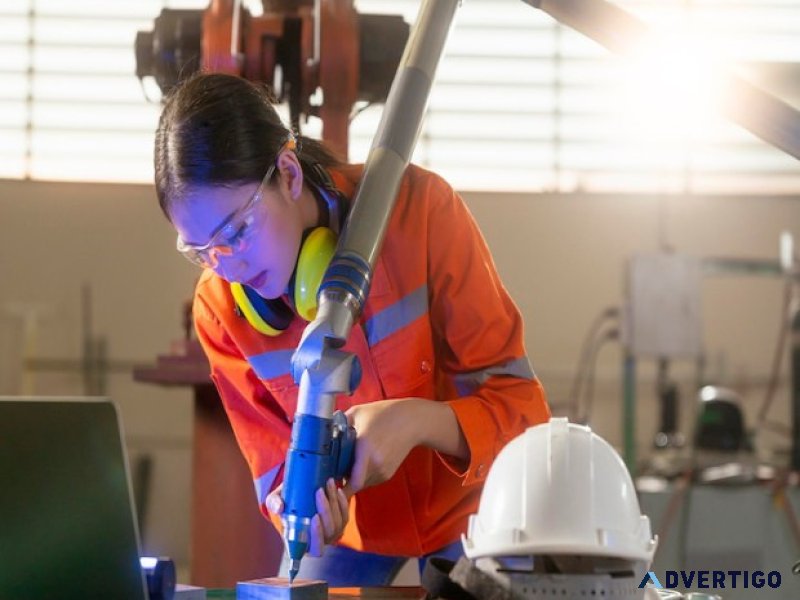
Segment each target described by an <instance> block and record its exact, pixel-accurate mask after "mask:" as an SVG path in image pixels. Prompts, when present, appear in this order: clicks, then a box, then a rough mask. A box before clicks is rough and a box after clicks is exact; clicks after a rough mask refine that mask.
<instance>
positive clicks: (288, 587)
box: [236, 577, 328, 600]
mask: <svg viewBox="0 0 800 600" xmlns="http://www.w3.org/2000/svg"><path fill="white" fill-rule="evenodd" d="M327 598H328V584H327V583H326V582H325V581H318V580H309V579H299V580H296V581H295V582H294V583H289V580H288V579H287V578H286V577H265V578H263V579H251V580H249V581H240V582H239V583H237V584H236V600H327Z"/></svg>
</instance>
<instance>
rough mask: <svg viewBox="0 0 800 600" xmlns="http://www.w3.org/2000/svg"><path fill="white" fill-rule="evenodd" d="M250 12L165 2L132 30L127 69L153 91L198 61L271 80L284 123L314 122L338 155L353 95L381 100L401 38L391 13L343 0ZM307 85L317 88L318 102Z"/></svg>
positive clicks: (285, 2)
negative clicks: (132, 57)
mask: <svg viewBox="0 0 800 600" xmlns="http://www.w3.org/2000/svg"><path fill="white" fill-rule="evenodd" d="M262 3H263V5H264V13H263V14H262V15H260V16H253V15H251V14H250V11H249V10H247V9H246V8H244V7H242V2H241V1H240V0H211V1H210V3H209V5H208V7H207V8H206V9H204V10H176V9H169V8H165V9H163V10H162V11H161V14H160V15H159V17H158V18H157V19H156V20H155V22H154V23H153V30H152V31H140V32H138V34H137V35H136V75H137V77H139V79H142V78H143V77H146V76H152V77H153V78H154V79H155V80H156V83H157V84H158V86H159V88H160V89H161V91H162V92H167V91H169V90H170V89H171V88H172V87H173V86H174V85H175V84H176V83H177V82H178V81H179V80H180V79H182V78H185V77H186V76H188V75H191V74H192V73H194V72H196V71H198V70H200V69H202V70H204V71H209V72H216V73H230V74H234V75H241V76H242V77H245V78H246V79H249V80H251V81H264V82H267V83H268V84H270V85H271V86H273V88H274V90H275V91H276V94H277V96H278V97H277V100H278V101H280V102H284V101H285V102H287V103H288V105H289V112H290V118H291V122H292V123H291V125H292V128H293V129H294V130H295V131H300V120H301V117H308V116H318V117H320V118H321V120H322V125H323V129H322V137H323V139H324V140H325V141H326V142H327V143H328V144H329V145H330V146H331V147H332V148H333V149H334V150H336V151H337V152H339V153H340V154H341V155H342V156H347V146H348V127H349V125H350V115H351V112H352V110H353V105H354V104H355V103H356V102H366V103H372V102H383V101H384V100H385V99H386V95H387V94H388V93H389V86H390V84H391V80H392V75H393V73H394V72H395V70H396V69H397V65H398V63H399V61H400V56H401V53H402V50H403V46H404V45H405V43H406V39H407V38H408V24H407V23H406V22H405V21H404V20H403V18H402V17H401V16H399V15H381V14H375V15H372V14H360V13H358V12H356V10H355V8H354V6H353V0H316V1H315V0H262ZM317 90H320V91H321V92H322V93H321V98H322V99H321V100H320V99H319V96H320V95H319V94H317V93H316V92H317Z"/></svg>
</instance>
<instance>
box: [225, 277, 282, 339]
mask: <svg viewBox="0 0 800 600" xmlns="http://www.w3.org/2000/svg"><path fill="white" fill-rule="evenodd" d="M231 294H233V300H234V301H235V302H236V309H237V310H238V311H239V313H240V314H241V315H242V316H243V317H244V318H245V319H247V322H248V323H250V325H252V326H253V327H254V328H255V329H256V330H257V331H259V332H261V333H263V334H264V335H268V336H272V337H274V336H276V335H280V334H281V333H283V331H285V330H286V329H287V328H288V327H289V324H290V323H291V322H292V317H293V316H294V314H293V313H292V309H291V308H289V307H288V306H286V304H285V303H284V302H283V300H281V299H280V298H278V299H276V300H267V299H266V298H262V297H261V296H259V294H258V292H256V291H255V290H254V289H253V288H251V287H248V286H246V285H242V284H241V283H231Z"/></svg>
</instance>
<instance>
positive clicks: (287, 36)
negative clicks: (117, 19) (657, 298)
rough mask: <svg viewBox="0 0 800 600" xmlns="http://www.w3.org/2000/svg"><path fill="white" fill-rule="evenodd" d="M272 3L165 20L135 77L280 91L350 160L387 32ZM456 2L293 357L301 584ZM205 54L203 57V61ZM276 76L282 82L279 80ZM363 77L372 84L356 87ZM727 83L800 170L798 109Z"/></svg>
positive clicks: (404, 83) (336, 15)
mask: <svg viewBox="0 0 800 600" xmlns="http://www.w3.org/2000/svg"><path fill="white" fill-rule="evenodd" d="M525 1H526V3H527V4H529V5H531V6H533V7H534V8H539V9H541V10H543V11H545V12H546V13H548V14H549V15H551V16H552V17H554V18H555V19H556V20H558V21H559V22H561V23H562V24H565V25H567V26H570V27H572V28H573V29H576V30H577V31H579V32H581V33H583V34H585V35H587V36H588V37H590V38H592V39H594V40H596V41H598V42H599V43H601V44H602V45H604V46H606V47H608V48H609V49H611V50H612V51H615V52H623V53H625V52H628V51H629V50H630V49H631V47H633V45H634V42H635V41H636V40H638V39H641V38H642V37H643V36H645V35H646V34H647V32H648V30H647V27H646V26H645V25H644V23H642V22H640V21H639V20H638V19H636V18H635V17H633V16H632V15H630V14H629V13H627V12H626V11H624V10H623V9H621V8H619V7H617V6H615V5H613V4H610V3H608V2H606V1H605V0H525ZM264 4H265V8H266V9H267V12H265V14H264V16H263V17H258V18H254V17H253V18H251V17H249V16H248V15H247V13H246V11H243V10H242V9H241V7H240V4H239V3H238V2H233V0H215V1H213V2H212V3H211V5H210V6H209V8H208V9H207V10H206V11H199V12H193V11H189V12H179V11H170V12H166V13H162V16H161V17H160V19H162V20H161V21H160V22H159V23H157V25H156V27H155V29H154V31H153V32H142V33H141V34H140V37H139V38H138V39H137V44H136V46H137V73H138V74H140V76H141V75H146V74H152V75H154V76H155V77H156V79H157V80H158V81H159V84H160V85H161V86H162V88H168V87H169V86H170V85H172V84H173V83H174V80H175V79H176V78H177V77H179V76H180V75H181V74H183V73H184V72H188V71H191V70H194V69H196V68H198V67H199V66H200V64H201V63H202V66H203V68H206V69H209V70H222V71H226V72H231V73H239V74H242V75H244V76H245V77H252V78H256V79H263V80H266V81H273V80H277V81H278V82H279V85H277V86H276V88H277V90H278V96H279V99H284V100H288V102H289V104H290V109H291V115H292V116H291V118H292V126H293V127H295V128H297V127H299V117H300V116H301V115H311V114H319V116H320V117H321V118H322V120H323V123H324V128H323V138H324V139H326V140H329V141H331V142H332V144H333V146H334V147H335V148H336V149H338V150H339V151H340V152H341V151H343V150H344V151H346V148H347V132H346V126H347V122H348V118H349V114H350V111H351V108H352V106H353V104H354V103H355V101H356V100H357V99H360V98H366V99H367V101H369V100H370V99H375V98H380V97H381V96H382V95H383V92H384V91H385V89H386V86H387V84H388V81H387V80H385V79H381V75H382V74H385V73H391V72H392V71H393V70H394V69H393V67H391V66H389V65H390V63H391V60H390V58H392V57H394V54H392V56H391V57H387V60H386V61H385V62H383V63H381V64H380V66H378V67H376V68H375V77H376V80H375V81H370V84H369V85H367V83H366V82H367V81H369V77H368V76H367V74H368V73H371V72H372V70H371V68H370V67H369V66H367V64H368V63H367V62H366V61H365V57H366V56H367V55H368V54H369V53H368V52H367V49H368V48H371V47H372V44H379V45H380V46H382V47H383V46H384V45H387V41H386V40H387V36H385V35H382V34H380V35H379V34H377V33H376V31H377V29H370V28H371V27H373V26H374V27H376V28H377V27H378V25H377V24H376V23H377V21H376V22H375V23H372V24H368V23H367V22H366V21H364V20H359V19H357V18H356V16H355V12H354V11H353V10H352V2H349V1H348V0H317V1H316V2H315V3H314V5H313V8H312V7H311V3H310V2H308V3H306V2H282V3H279V2H271V3H268V2H266V0H265V2H264ZM459 4H460V1H459V0H425V1H424V2H422V5H421V8H420V11H419V16H418V18H417V22H416V24H415V26H414V30H413V32H412V34H411V35H410V37H409V41H408V45H407V46H406V49H405V52H404V54H403V56H402V59H401V60H400V64H399V66H398V67H397V72H396V75H395V76H394V82H393V84H392V87H391V90H390V91H389V93H388V96H387V97H386V107H385V110H384V112H383V115H382V119H381V122H380V124H379V127H378V129H377V132H376V134H375V137H374V139H373V143H372V146H371V149H370V152H369V155H368V158H367V161H366V165H365V168H364V175H363V177H362V179H361V181H360V182H359V185H358V188H357V190H356V193H355V198H354V201H353V207H352V209H351V212H350V216H349V218H348V222H347V225H346V227H345V230H344V232H343V235H342V236H341V237H340V239H339V244H338V247H337V251H336V254H335V256H334V258H333V260H332V262H331V265H330V267H329V268H328V270H327V272H326V274H325V276H324V278H323V283H322V285H321V288H320V297H319V301H318V304H319V310H318V313H317V316H316V318H315V319H314V321H312V322H311V323H310V324H309V325H308V327H307V328H306V330H305V331H304V334H303V336H302V339H301V342H300V344H299V346H298V348H297V350H296V352H295V353H294V356H293V359H292V368H293V375H294V379H295V381H296V382H297V383H298V384H299V397H298V405H297V413H296V415H295V419H294V425H293V431H292V445H291V447H290V450H289V456H288V457H287V468H286V474H285V479H284V487H283V490H284V505H285V512H284V515H283V519H284V523H285V525H286V527H285V531H284V538H285V541H286V544H287V549H288V552H289V555H290V559H291V566H290V569H291V570H290V573H289V576H290V578H293V577H294V575H295V574H296V573H297V569H298V567H299V561H300V560H301V559H302V557H303V555H304V554H305V552H306V550H307V546H308V536H309V525H310V520H311V517H312V516H313V513H311V511H312V510H313V508H311V509H309V508H308V506H309V503H308V502H301V501H300V500H299V499H300V498H304V497H305V498H311V497H312V496H313V494H314V492H315V489H316V488H315V485H317V484H316V479H315V478H314V477H312V476H311V473H312V471H313V469H308V468H306V467H305V466H303V465H304V463H303V461H301V460H298V457H299V456H300V455H301V454H302V455H307V454H308V453H312V454H319V455H322V454H324V453H325V452H326V449H327V448H328V447H329V445H330V443H331V440H332V436H333V434H332V431H333V424H332V416H333V410H334V400H335V397H336V395H337V394H340V393H349V392H350V391H352V390H353V389H354V388H355V387H356V386H357V385H358V380H359V366H358V364H357V361H356V360H355V357H354V356H353V355H351V354H349V353H347V352H344V351H342V350H341V348H342V346H344V344H345V342H346V340H347V338H348V336H349V333H350V330H351V328H352V326H353V325H354V323H356V322H357V320H358V318H359V315H360V314H361V311H362V308H363V306H364V303H365V302H366V299H367V296H368V294H369V288H370V280H371V273H372V268H373V267H374V265H375V262H376V259H377V256H378V254H379V253H380V249H381V245H382V241H383V236H384V233H385V230H386V227H387V223H388V220H389V216H390V215H391V211H392V208H393V203H394V198H395V195H396V193H397V189H398V187H399V183H400V178H401V176H402V174H403V171H404V170H405V168H406V166H407V164H408V161H409V158H410V156H411V153H412V151H413V149H414V146H415V144H416V139H417V137H418V135H419V130H420V123H421V120H422V117H423V115H424V113H425V108H426V105H427V100H428V96H429V94H430V89H431V86H432V82H433V77H434V74H435V70H436V67H437V65H438V61H439V59H440V57H441V54H442V50H443V47H444V42H445V40H446V37H447V34H448V31H449V29H450V24H451V22H452V19H453V16H454V14H455V10H456V8H457V6H458V5H459ZM387 23H388V22H387ZM384 25H386V23H381V26H384ZM399 30H400V26H399V25H398V26H397V29H392V31H396V32H398V33H396V34H395V35H394V39H395V40H398V39H400V38H401V37H402V35H400V33H399ZM359 32H360V33H359ZM356 40H358V43H356ZM198 47H201V48H202V52H201V54H200V57H199V58H198V54H197V53H196V49H197V48H198ZM359 52H360V54H359ZM390 54H391V53H390ZM359 57H360V59H359ZM278 66H280V67H281V76H280V77H277V76H276V72H277V67H278ZM357 71H358V72H359V73H360V75H361V76H358V75H355V73H356V72H357ZM362 80H363V81H364V84H362ZM727 84H728V88H729V91H730V92H731V94H732V95H733V96H735V97H736V98H737V102H736V103H735V104H731V105H730V106H724V107H722V108H723V110H724V111H725V112H726V113H727V114H728V116H729V117H730V118H731V119H733V120H734V121H736V122H737V123H739V124H740V125H742V126H744V127H745V128H747V129H748V130H750V131H751V132H753V133H755V134H756V135H758V136H760V137H761V138H763V139H764V140H766V141H767V142H769V143H771V144H774V145H776V146H777V147H779V148H781V149H783V150H784V151H786V152H787V153H789V154H791V155H792V156H795V157H798V158H800V118H798V113H797V111H796V110H795V109H793V108H792V107H790V106H788V105H787V104H785V103H783V102H782V101H780V100H778V99H777V98H775V97H773V96H771V95H769V94H767V93H766V92H764V91H762V90H760V89H759V88H757V87H755V86H753V85H752V84H750V83H747V82H745V81H743V80H741V79H738V78H736V77H735V76H733V75H728V77H727ZM317 88H320V89H321V90H322V96H323V100H322V102H321V103H319V104H318V105H317V104H314V102H313V101H312V99H311V94H312V93H313V92H314V91H315V90H316V89H317ZM628 375H629V381H626V384H630V383H631V381H632V376H633V372H632V365H631V368H630V369H629V372H628ZM626 399H627V400H628V402H627V405H626V414H627V415H632V414H633V406H632V396H631V397H630V398H628V396H626ZM631 422H632V418H631ZM798 426H800V425H798ZM629 434H630V435H629ZM628 443H631V444H632V433H631V432H628V431H627V430H626V455H627V452H628V451H629V450H630V448H628V447H627V444H628ZM565 526H566V525H565ZM642 552H645V550H642ZM646 552H650V550H646ZM642 556H643V557H644V554H642Z"/></svg>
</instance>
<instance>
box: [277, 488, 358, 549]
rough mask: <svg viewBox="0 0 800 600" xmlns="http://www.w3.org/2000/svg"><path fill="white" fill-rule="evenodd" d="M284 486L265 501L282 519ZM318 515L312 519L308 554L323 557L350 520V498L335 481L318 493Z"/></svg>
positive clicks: (340, 535)
mask: <svg viewBox="0 0 800 600" xmlns="http://www.w3.org/2000/svg"><path fill="white" fill-rule="evenodd" d="M282 489H283V484H282V483H281V484H280V485H279V486H278V487H276V488H275V489H274V490H272V491H271V492H270V493H269V495H268V496H267V499H266V501H265V505H266V507H267V510H268V511H269V512H270V513H272V514H273V515H276V516H278V517H280V515H281V513H282V512H283V499H282V498H281V490H282ZM315 500H316V504H317V514H315V515H314V516H313V517H312V518H311V531H310V532H309V543H308V554H309V555H310V556H322V552H323V551H324V549H325V545H326V544H332V543H333V542H335V541H336V540H338V539H339V538H340V537H342V533H344V528H345V525H347V522H348V521H349V519H350V511H349V510H348V509H349V503H350V498H349V497H348V496H347V495H346V494H345V492H344V490H343V489H342V488H340V487H337V486H336V483H335V482H334V481H333V479H328V482H327V484H326V485H325V487H324V488H320V489H318V490H317V493H316V497H315Z"/></svg>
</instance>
